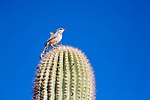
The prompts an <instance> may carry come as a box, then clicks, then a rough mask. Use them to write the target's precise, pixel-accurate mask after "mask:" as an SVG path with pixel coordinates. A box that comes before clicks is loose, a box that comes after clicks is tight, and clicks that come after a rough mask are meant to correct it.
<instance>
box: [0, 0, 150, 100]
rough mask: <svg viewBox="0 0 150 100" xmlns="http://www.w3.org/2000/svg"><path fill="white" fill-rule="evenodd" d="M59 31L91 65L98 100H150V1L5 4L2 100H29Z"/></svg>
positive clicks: (0, 43)
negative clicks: (38, 71)
mask: <svg viewBox="0 0 150 100" xmlns="http://www.w3.org/2000/svg"><path fill="white" fill-rule="evenodd" d="M58 27H66V28H69V30H67V31H65V33H64V35H63V40H62V43H63V44H65V45H72V46H74V47H78V48H79V49H82V51H84V52H85V54H86V55H87V57H88V58H89V60H90V62H91V63H92V66H93V68H94V71H95V76H96V98H97V100H150V1H149V0H97V1H95V0H83V1H81V0H74V1H71V0H68V1H65V0H64V1H59V0H47V1H45V0H43V1H42V0H32V1H31V0H24V1H23V0H22V1H20V0H1V1H0V56H1V57H0V76H1V78H0V99H1V100H31V98H32V83H33V79H34V74H35V69H36V67H37V64H38V63H39V61H40V59H39V55H40V53H41V51H42V50H43V48H44V42H45V41H46V40H47V38H48V37H49V32H50V31H52V32H54V31H55V30H56V29H57V28H58Z"/></svg>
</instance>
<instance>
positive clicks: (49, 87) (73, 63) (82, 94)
mask: <svg viewBox="0 0 150 100" xmlns="http://www.w3.org/2000/svg"><path fill="white" fill-rule="evenodd" d="M33 100H95V80H94V74H93V70H92V68H91V65H90V63H89V61H88V59H87V58H86V56H85V55H84V54H83V53H82V52H81V51H80V50H78V49H76V48H73V47H69V46H60V47H57V48H54V49H52V50H50V51H49V52H48V53H46V55H45V57H44V58H43V59H42V60H41V61H40V64H39V65H38V67H37V73H36V78H35V81H34V95H33Z"/></svg>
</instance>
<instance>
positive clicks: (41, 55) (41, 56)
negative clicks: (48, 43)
mask: <svg viewBox="0 0 150 100" xmlns="http://www.w3.org/2000/svg"><path fill="white" fill-rule="evenodd" d="M46 50H47V47H45V48H44V50H43V51H42V53H41V54H40V58H43V55H44V53H45V52H46Z"/></svg>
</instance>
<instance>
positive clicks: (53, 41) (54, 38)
mask: <svg viewBox="0 0 150 100" xmlns="http://www.w3.org/2000/svg"><path fill="white" fill-rule="evenodd" d="M65 30H67V28H58V29H57V30H56V32H55V34H54V33H53V32H50V38H49V39H48V40H47V41H46V43H45V48H44V50H43V51H42V53H41V55H40V58H42V57H43V55H44V53H45V52H46V50H47V49H48V48H49V47H50V46H52V47H55V46H56V45H57V44H58V43H59V42H60V41H61V39H62V33H63V32H64V31H65Z"/></svg>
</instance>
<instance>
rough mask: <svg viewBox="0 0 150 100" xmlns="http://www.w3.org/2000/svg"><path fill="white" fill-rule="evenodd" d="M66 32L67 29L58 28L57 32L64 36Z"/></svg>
mask: <svg viewBox="0 0 150 100" xmlns="http://www.w3.org/2000/svg"><path fill="white" fill-rule="evenodd" d="M64 30H67V28H58V29H57V31H56V32H58V33H60V34H62V33H63V32H64Z"/></svg>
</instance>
